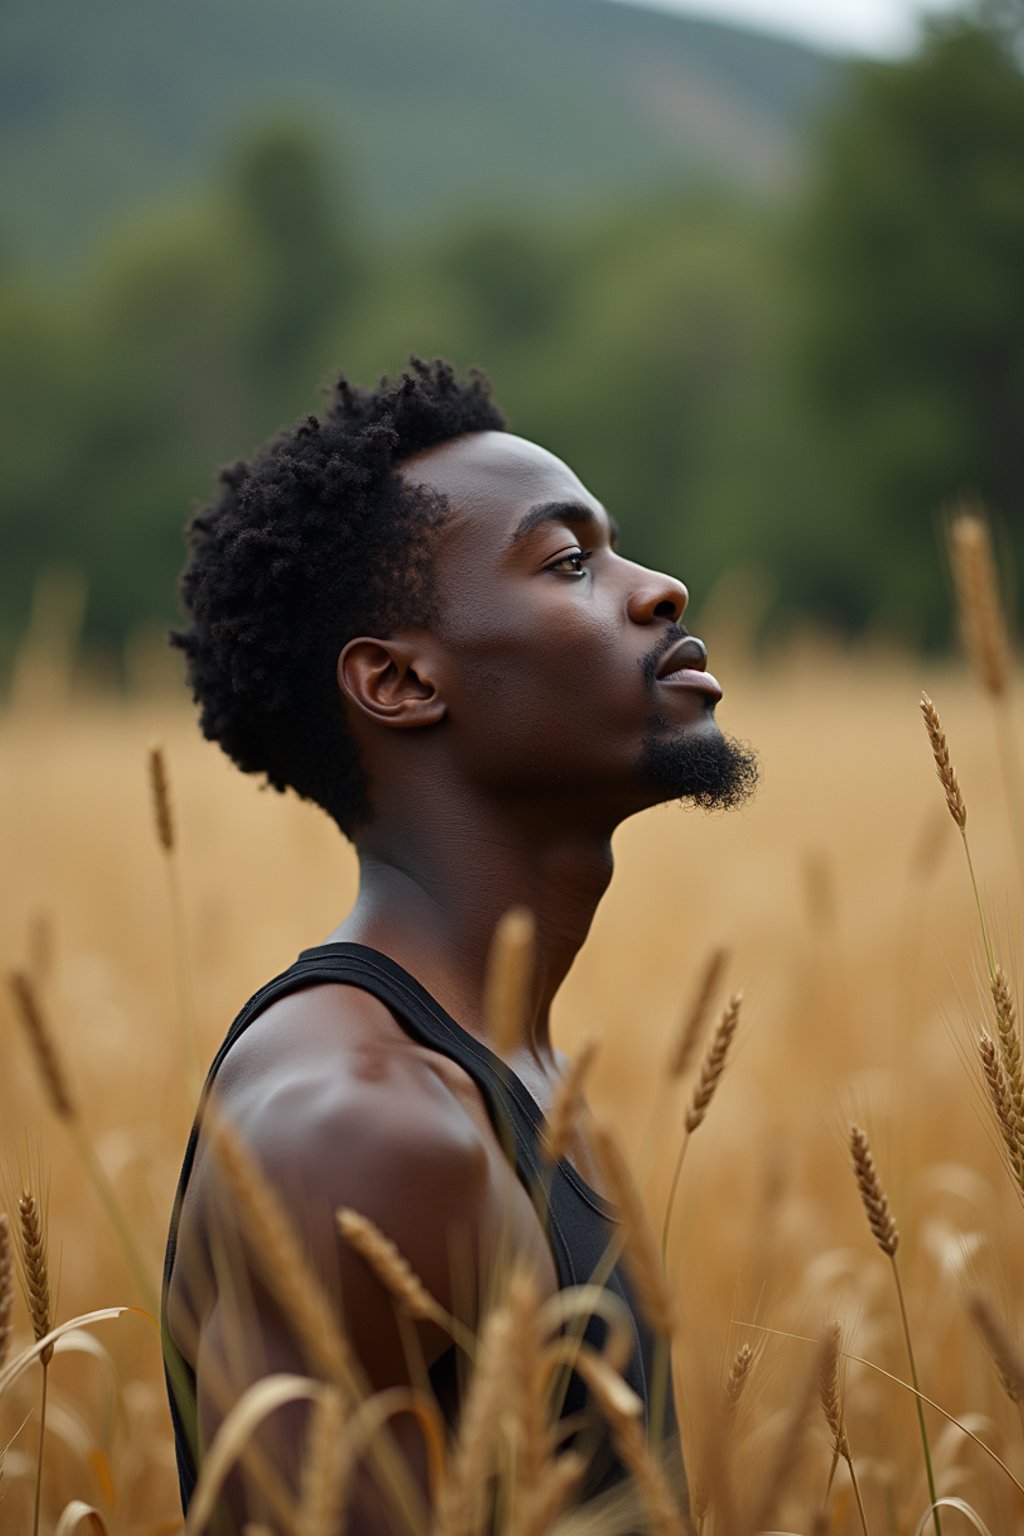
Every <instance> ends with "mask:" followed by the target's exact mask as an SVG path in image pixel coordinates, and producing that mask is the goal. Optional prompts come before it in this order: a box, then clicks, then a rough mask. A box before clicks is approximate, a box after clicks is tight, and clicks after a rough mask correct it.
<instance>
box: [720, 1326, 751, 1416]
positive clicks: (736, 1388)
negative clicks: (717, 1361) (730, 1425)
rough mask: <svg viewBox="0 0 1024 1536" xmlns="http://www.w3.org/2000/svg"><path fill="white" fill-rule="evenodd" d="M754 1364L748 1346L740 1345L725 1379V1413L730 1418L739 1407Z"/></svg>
mask: <svg viewBox="0 0 1024 1536" xmlns="http://www.w3.org/2000/svg"><path fill="white" fill-rule="evenodd" d="M753 1364H754V1351H753V1350H752V1349H751V1347H750V1345H749V1344H741V1345H740V1347H739V1349H738V1350H737V1351H736V1353H735V1355H733V1357H732V1365H731V1366H730V1367H729V1374H728V1376H727V1377H726V1379H725V1394H724V1395H725V1411H726V1413H727V1414H728V1416H729V1417H730V1418H732V1417H733V1416H734V1415H735V1413H736V1410H737V1408H738V1407H739V1405H740V1398H741V1397H742V1396H743V1389H744V1388H745V1386H746V1385H747V1381H748V1379H749V1377H750V1371H751V1368H752V1366H753Z"/></svg>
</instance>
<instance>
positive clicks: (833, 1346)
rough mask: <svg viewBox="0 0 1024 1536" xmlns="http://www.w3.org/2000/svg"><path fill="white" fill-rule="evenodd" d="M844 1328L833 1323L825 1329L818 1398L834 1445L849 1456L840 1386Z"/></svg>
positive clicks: (840, 1452) (844, 1454) (841, 1453)
mask: <svg viewBox="0 0 1024 1536" xmlns="http://www.w3.org/2000/svg"><path fill="white" fill-rule="evenodd" d="M841 1342H842V1329H841V1328H840V1326H839V1324H838V1323H832V1324H830V1325H829V1327H828V1328H827V1329H826V1330H825V1337H824V1341H823V1344H822V1353H821V1359H820V1362H819V1366H818V1400H819V1401H820V1403H821V1408H822V1412H823V1413H824V1415H825V1421H826V1423H827V1424H828V1427H829V1429H830V1430H831V1431H832V1446H833V1449H834V1450H835V1451H837V1452H838V1454H839V1455H840V1456H844V1457H848V1456H849V1454H850V1447H849V1445H848V1444H847V1440H846V1429H845V1427H844V1425H843V1398H842V1392H841V1391H840V1387H839V1353H840V1344H841Z"/></svg>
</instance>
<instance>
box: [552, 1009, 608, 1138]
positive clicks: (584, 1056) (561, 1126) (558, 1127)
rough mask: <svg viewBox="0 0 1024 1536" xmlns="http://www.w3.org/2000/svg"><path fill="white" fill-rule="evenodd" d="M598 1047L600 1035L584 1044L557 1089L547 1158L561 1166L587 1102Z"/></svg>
mask: <svg viewBox="0 0 1024 1536" xmlns="http://www.w3.org/2000/svg"><path fill="white" fill-rule="evenodd" d="M598 1044H599V1042H598V1039H597V1036H596V1035H589V1036H588V1037H587V1038H586V1039H585V1040H584V1041H583V1042H582V1043H581V1045H580V1046H579V1049H578V1050H577V1052H576V1055H575V1056H574V1057H573V1059H572V1061H571V1062H570V1063H569V1066H568V1069H567V1071H566V1073H565V1076H564V1077H563V1078H562V1080H561V1082H560V1083H559V1084H558V1087H557V1089H556V1090H555V1096H554V1099H553V1100H552V1103H551V1113H550V1114H549V1116H548V1126H547V1137H546V1140H545V1144H544V1155H545V1156H546V1157H547V1159H548V1161H549V1162H551V1163H557V1162H558V1160H559V1158H562V1157H564V1156H565V1154H566V1151H567V1150H568V1147H569V1143H570V1142H571V1140H572V1136H573V1132H574V1131H575V1129H576V1123H577V1121H578V1119H579V1114H580V1108H581V1106H582V1103H583V1090H584V1088H585V1086H586V1081H587V1078H588V1077H589V1076H590V1072H591V1069H592V1067H593V1065H594V1062H595V1061H596V1059H597V1052H598Z"/></svg>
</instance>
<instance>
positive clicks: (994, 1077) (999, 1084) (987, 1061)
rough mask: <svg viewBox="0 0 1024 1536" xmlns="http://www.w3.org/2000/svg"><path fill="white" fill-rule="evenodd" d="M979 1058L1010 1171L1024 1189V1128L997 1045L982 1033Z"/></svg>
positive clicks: (979, 1040) (979, 1042)
mask: <svg viewBox="0 0 1024 1536" xmlns="http://www.w3.org/2000/svg"><path fill="white" fill-rule="evenodd" d="M978 1058H979V1060H980V1062H981V1071H982V1075H983V1077H984V1079H985V1087H986V1089H987V1090H988V1096H989V1099H990V1101H991V1104H992V1109H993V1111H994V1113H995V1117H996V1124H997V1125H998V1127H999V1134H1000V1135H1001V1136H1002V1138H1003V1145H1004V1146H1005V1148H1006V1154H1007V1157H1008V1158H1009V1160H1010V1169H1011V1171H1012V1173H1013V1176H1014V1178H1015V1179H1016V1180H1017V1183H1018V1185H1019V1186H1020V1187H1021V1188H1022V1189H1024V1125H1022V1123H1021V1119H1020V1116H1019V1115H1018V1113H1017V1109H1016V1106H1015V1104H1014V1101H1013V1095H1012V1093H1011V1090H1010V1085H1009V1083H1008V1082H1007V1079H1006V1073H1005V1071H1004V1070H1003V1064H1002V1062H1001V1061H1000V1059H999V1052H998V1050H997V1049H996V1043H995V1041H994V1040H993V1039H992V1036H991V1035H989V1034H985V1033H984V1032H983V1033H982V1034H981V1036H980V1037H979V1039H978Z"/></svg>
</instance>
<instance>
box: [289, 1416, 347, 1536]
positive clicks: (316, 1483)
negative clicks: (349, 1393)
mask: <svg viewBox="0 0 1024 1536" xmlns="http://www.w3.org/2000/svg"><path fill="white" fill-rule="evenodd" d="M345 1420H346V1412H345V1401H344V1399H343V1397H342V1395H341V1393H340V1392H339V1391H338V1390H337V1388H336V1387H326V1388H325V1389H324V1391H323V1392H322V1393H321V1395H320V1397H319V1398H318V1399H317V1401H316V1403H315V1405H314V1407H313V1413H312V1416H311V1418H310V1422H309V1433H308V1436H307V1440H306V1454H305V1457H304V1459H303V1463H302V1476H301V1481H300V1485H299V1507H298V1512H297V1516H296V1524H297V1525H298V1528H299V1531H300V1532H301V1536H337V1532H338V1530H339V1528H340V1523H341V1512H342V1508H343V1506H344V1502H345V1493H346V1485H347V1482H348V1476H349V1473H350V1471H351V1456H350V1452H349V1447H348V1444H347V1441H346V1438H345Z"/></svg>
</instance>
